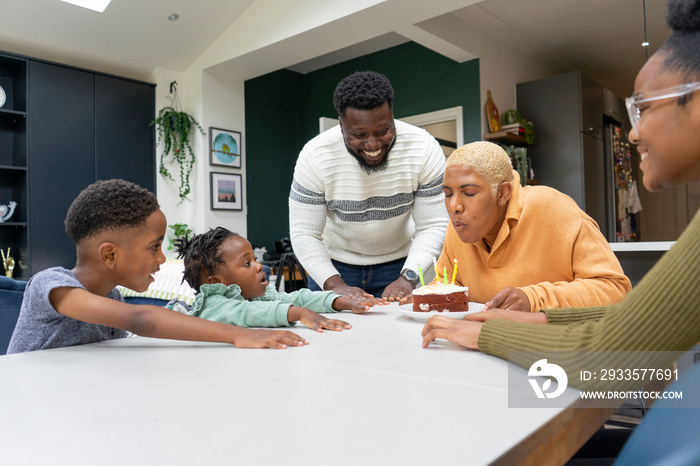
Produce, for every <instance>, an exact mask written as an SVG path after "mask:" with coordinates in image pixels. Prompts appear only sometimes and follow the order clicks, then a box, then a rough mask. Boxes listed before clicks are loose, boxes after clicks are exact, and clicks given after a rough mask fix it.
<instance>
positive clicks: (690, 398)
mask: <svg viewBox="0 0 700 466" xmlns="http://www.w3.org/2000/svg"><path fill="white" fill-rule="evenodd" d="M699 387H700V364H695V365H694V366H693V367H692V368H691V369H688V370H687V371H686V372H684V373H683V374H681V375H680V377H678V380H677V381H676V382H674V383H672V384H671V385H669V387H668V388H667V389H666V392H682V393H683V399H682V400H679V399H660V400H658V401H657V402H656V403H654V405H653V406H652V407H651V409H650V410H649V412H648V413H647V414H646V416H644V419H643V420H642V422H641V423H640V424H639V426H637V428H636V429H635V430H634V432H632V435H630V438H629V440H628V441H627V442H626V443H625V446H624V447H623V448H622V451H620V454H619V455H618V457H617V460H616V461H615V465H617V466H623V465H625V466H626V465H639V464H645V465H667V464H672V465H674V466H685V465H688V466H691V465H692V466H697V465H699V464H700V440H698V432H700V413H698V409H693V408H697V407H699V406H700V388H699Z"/></svg>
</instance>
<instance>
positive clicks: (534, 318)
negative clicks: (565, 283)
mask: <svg viewBox="0 0 700 466" xmlns="http://www.w3.org/2000/svg"><path fill="white" fill-rule="evenodd" d="M491 319H504V320H512V321H515V322H525V323H527V324H546V323H547V314H545V313H544V312H520V311H509V310H506V309H489V310H488V311H482V312H476V313H474V314H467V315H466V316H464V320H469V321H472V322H488V321H489V320H491Z"/></svg>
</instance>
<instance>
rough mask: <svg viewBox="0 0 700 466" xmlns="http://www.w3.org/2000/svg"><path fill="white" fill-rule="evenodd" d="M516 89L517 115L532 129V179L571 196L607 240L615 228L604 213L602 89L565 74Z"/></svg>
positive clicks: (609, 173)
mask: <svg viewBox="0 0 700 466" xmlns="http://www.w3.org/2000/svg"><path fill="white" fill-rule="evenodd" d="M516 90H517V103H518V111H519V112H520V113H521V114H522V115H523V118H525V119H527V120H528V121H532V123H533V124H534V126H535V132H536V137H535V143H534V145H533V146H532V160H533V168H534V171H535V179H537V181H538V182H539V183H540V184H543V185H547V186H551V187H553V188H555V189H557V190H559V191H561V192H563V193H565V194H568V195H569V196H571V197H572V198H573V199H574V200H575V201H576V203H577V204H578V205H579V207H581V208H582V209H583V210H585V211H586V212H587V213H588V214H589V215H590V216H591V217H593V219H594V220H595V221H596V222H597V223H598V226H599V227H600V229H601V231H602V232H603V233H604V234H606V235H608V236H609V233H608V232H609V231H610V228H612V229H613V231H614V228H615V224H614V221H613V222H612V225H611V221H610V220H609V213H608V209H609V207H608V198H609V196H611V195H612V194H611V193H610V192H609V191H610V188H609V186H610V183H611V180H609V179H607V177H608V176H612V171H611V167H608V165H609V163H608V162H607V161H606V155H605V146H604V141H603V134H604V133H603V88H602V87H601V86H600V85H599V84H597V83H596V82H594V81H593V80H591V79H590V78H588V77H586V76H585V75H583V74H581V73H579V72H571V73H566V74H561V75H557V76H553V77H551V78H546V79H540V80H537V81H531V82H526V83H521V84H518V85H517V87H516ZM608 239H610V238H608Z"/></svg>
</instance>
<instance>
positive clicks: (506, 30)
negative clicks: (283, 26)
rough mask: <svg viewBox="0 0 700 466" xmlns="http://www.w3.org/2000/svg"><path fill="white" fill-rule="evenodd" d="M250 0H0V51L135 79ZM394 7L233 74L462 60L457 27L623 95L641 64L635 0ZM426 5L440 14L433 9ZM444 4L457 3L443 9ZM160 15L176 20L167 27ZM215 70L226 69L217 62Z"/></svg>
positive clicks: (663, 31) (188, 49) (198, 50)
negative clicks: (414, 54) (404, 56)
mask: <svg viewBox="0 0 700 466" xmlns="http://www.w3.org/2000/svg"><path fill="white" fill-rule="evenodd" d="M256 1H260V0H228V1H221V0H197V1H192V0H146V1H143V0H112V3H111V4H110V5H109V6H108V7H107V9H106V10H105V12H104V13H96V12H93V11H90V10H85V9H83V8H79V7H76V6H74V5H71V4H68V3H64V2H62V1H60V0H0V51H7V52H12V53H18V54H22V55H27V56H31V57H35V58H40V59H46V60H50V61H54V62H59V63H65V64H69V65H72V66H77V67H83V68H88V69H93V70H97V71H102V72H105V73H111V74H116V75H120V76H126V77H131V78H134V79H140V80H147V79H148V76H149V75H150V74H151V72H152V71H153V70H154V69H155V68H164V69H168V70H173V71H179V72H184V71H186V70H187V69H188V68H189V67H190V66H191V65H192V64H193V63H194V62H195V61H196V60H197V59H198V58H199V57H200V56H202V54H204V53H205V52H206V51H207V50H208V49H209V48H210V47H211V46H212V44H215V43H216V41H217V39H218V38H219V37H221V36H222V34H224V33H225V32H226V31H227V30H230V27H231V26H232V25H233V24H234V23H235V22H236V20H237V19H238V18H240V17H241V15H243V14H244V12H245V11H246V10H247V9H248V8H249V7H251V5H253V4H255V3H256ZM279 1H280V2H283V1H289V0H279ZM402 1H403V2H404V3H403V4H402V3H401V2H402ZM406 2H408V0H386V1H385V2H380V1H377V2H375V3H378V4H381V3H385V4H386V5H385V6H387V8H385V9H384V10H373V11H379V12H381V13H382V15H383V16H382V17H379V18H373V20H376V22H373V23H372V25H371V28H372V30H371V32H370V33H368V32H367V31H366V30H362V34H358V35H357V37H358V39H357V41H356V42H353V37H352V36H351V34H352V32H350V33H348V32H347V31H348V30H349V31H352V27H357V26H358V23H360V22H361V21H367V16H368V14H367V11H372V10H371V9H370V8H367V9H366V11H365V16H361V15H360V14H359V13H358V14H356V15H354V16H353V15H349V16H348V17H345V18H343V19H342V21H338V22H337V24H334V25H333V27H334V28H336V30H338V31H342V34H343V35H344V41H342V42H341V43H342V44H344V45H343V46H342V47H338V48H337V49H336V50H332V51H331V52H328V51H326V50H324V48H323V47H319V44H318V37H316V36H314V35H312V34H311V35H309V36H308V40H307V42H304V41H305V38H304V37H300V38H299V39H298V41H297V42H295V44H294V46H295V47H296V48H298V49H299V50H304V52H305V53H300V54H299V56H300V57H304V59H302V60H299V62H298V63H290V59H289V54H286V55H285V54H280V53H279V50H276V51H271V50H270V49H271V48H270V47H261V48H260V49H259V50H256V51H254V52H247V53H246V57H245V59H242V60H239V61H236V62H235V64H236V66H237V67H238V69H237V73H238V74H239V75H240V76H243V77H244V78H250V77H253V76H257V75H259V74H262V73H264V72H269V71H274V70H276V69H280V68H290V69H294V70H297V71H300V72H309V71H312V70H315V69H318V68H321V67H325V66H328V65H331V64H334V63H337V62H340V61H344V60H347V59H350V58H354V57H357V56H360V55H363V54H366V53H370V52H373V51H376V50H380V49H383V48H387V47H391V46H394V45H397V44H399V43H402V42H405V41H407V40H409V39H410V40H415V41H417V42H419V43H422V44H423V45H426V46H428V47H430V48H432V49H433V50H438V51H441V52H442V53H444V54H446V55H447V56H450V57H451V58H454V59H457V60H459V61H463V60H466V59H469V58H471V57H473V55H471V53H472V52H470V50H469V49H470V48H471V47H470V44H469V43H465V39H464V36H465V31H467V30H470V29H478V30H480V31H482V32H485V33H487V34H488V35H489V36H490V37H491V38H492V39H493V40H498V41H501V42H504V43H506V44H508V45H510V46H511V47H512V48H513V49H515V50H518V51H520V52H521V53H523V54H524V55H525V56H531V57H533V59H536V60H544V61H545V62H548V63H550V64H551V63H555V64H556V65H557V66H558V68H560V69H562V70H574V69H577V70H580V71H582V72H583V73H584V74H587V75H589V76H590V77H591V78H593V79H594V80H596V81H598V82H599V83H600V84H602V85H604V86H606V87H608V88H609V89H611V90H612V91H613V92H615V93H616V94H618V95H620V96H626V95H629V94H630V93H631V91H632V86H633V82H634V76H635V75H636V72H637V71H638V70H639V68H640V66H641V65H642V64H643V63H644V59H645V58H644V49H643V48H642V47H641V42H642V40H643V38H644V22H643V15H642V2H643V0H483V1H481V2H478V3H475V0H464V1H461V2H460V1H454V0H453V1H451V2H447V1H442V2H440V1H436V0H412V1H411V2H410V3H406ZM306 3H313V2H306ZM438 4H439V5H440V6H441V7H442V8H443V11H439V10H436V5H438ZM399 5H402V6H403V8H401V11H399V10H398V9H397V6H399ZM409 5H410V7H409ZM416 5H417V6H416ZM444 5H447V6H448V7H450V6H452V5H454V6H456V7H457V8H456V9H454V10H450V12H445V11H444V8H445V7H444ZM388 7H392V8H388ZM404 9H405V10H409V9H410V10H411V11H410V14H404V11H403V10H404ZM646 9H647V31H648V32H647V34H648V37H649V40H650V42H651V43H652V47H650V50H649V53H650V54H651V53H653V51H654V50H656V48H657V47H658V46H659V45H660V44H661V43H662V42H663V40H664V39H665V38H666V37H667V36H668V30H667V28H666V25H665V22H664V15H665V0H646ZM392 11H393V12H396V13H392ZM171 13H178V14H179V15H180V19H179V20H178V21H175V22H169V21H168V20H167V17H168V15H170V14H171ZM404 18H405V19H404ZM446 19H449V20H450V21H445V20H446ZM401 21H404V22H405V24H401ZM343 22H344V23H343ZM444 24H450V25H451V27H448V28H446V27H443V25H444ZM344 25H345V26H344ZM359 29H360V28H358V30H359ZM331 30H332V29H331ZM368 34H369V35H368ZM368 37H370V38H369V39H368ZM329 39H330V38H329ZM314 50H321V51H319V53H318V54H316V53H314V52H313V51H314ZM233 61H234V60H232V61H231V62H233ZM219 65H220V67H221V69H222V70H226V69H227V67H226V65H227V64H226V63H221V64H219Z"/></svg>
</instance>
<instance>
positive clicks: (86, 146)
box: [28, 61, 95, 275]
mask: <svg viewBox="0 0 700 466" xmlns="http://www.w3.org/2000/svg"><path fill="white" fill-rule="evenodd" d="M29 71H30V73H29V112H28V113H29V157H28V159H29V163H28V171H29V224H30V226H31V228H30V230H29V259H30V269H31V274H32V275H33V274H35V273H37V272H39V271H41V270H43V269H46V268H48V267H53V266H56V265H61V266H64V267H72V266H73V265H74V264H75V246H74V244H73V242H72V241H71V240H70V238H69V237H68V235H67V234H66V232H65V228H64V226H63V221H64V219H65V216H66V212H67V211H68V207H69V206H70V204H71V202H73V199H75V197H76V196H77V195H78V194H79V193H80V191H81V190H82V189H84V188H85V187H86V186H87V185H89V184H90V183H92V182H93V181H94V179H95V155H94V154H95V131H94V121H95V108H94V97H93V95H94V82H95V80H94V74H92V73H88V72H85V71H81V70H77V69H73V68H66V67H63V66H58V65H53V64H49V63H43V62H36V61H31V62H30V69H29Z"/></svg>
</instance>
